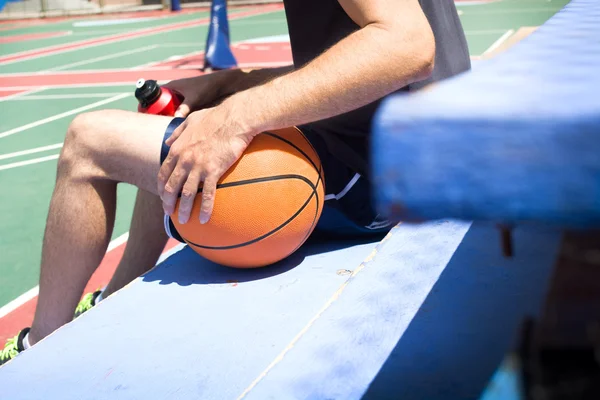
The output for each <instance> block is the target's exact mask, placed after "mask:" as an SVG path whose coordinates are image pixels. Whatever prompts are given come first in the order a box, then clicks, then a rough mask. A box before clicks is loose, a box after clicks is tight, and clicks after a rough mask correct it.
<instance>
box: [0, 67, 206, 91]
mask: <svg viewBox="0 0 600 400" xmlns="http://www.w3.org/2000/svg"><path fill="white" fill-rule="evenodd" d="M201 74H202V72H201V71H198V70H183V69H180V70H174V69H164V70H152V69H147V70H108V71H98V72H93V73H90V72H89V71H63V72H56V73H51V74H5V75H0V87H19V88H25V87H29V88H36V87H40V86H47V87H53V86H61V87H62V86H68V85H85V84H92V85H93V84H115V85H116V84H121V83H131V85H135V82H137V80H138V79H139V78H145V79H156V80H158V81H170V80H173V79H180V78H189V77H192V76H197V75H201Z"/></svg>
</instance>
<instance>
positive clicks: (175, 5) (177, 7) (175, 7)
mask: <svg viewBox="0 0 600 400" xmlns="http://www.w3.org/2000/svg"><path fill="white" fill-rule="evenodd" d="M171 11H181V3H180V2H179V0H171Z"/></svg>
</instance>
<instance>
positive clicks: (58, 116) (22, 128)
mask: <svg viewBox="0 0 600 400" xmlns="http://www.w3.org/2000/svg"><path fill="white" fill-rule="evenodd" d="M128 96H131V94H129V93H123V94H119V95H117V96H113V97H110V98H108V99H104V100H100V101H97V102H95V103H92V104H88V105H87V106H83V107H79V108H75V109H74V110H71V111H67V112H64V113H60V114H56V115H54V116H52V117H48V118H44V119H41V120H39V121H36V122H32V123H30V124H27V125H23V126H20V127H18V128H14V129H11V130H8V131H6V132H2V133H0V139H2V138H4V137H7V136H10V135H14V134H15V133H19V132H23V131H26V130H28V129H31V128H35V127H36V126H40V125H44V124H47V123H48V122H52V121H56V120H58V119H61V118H64V117H68V116H70V115H73V114H79V113H80V112H82V111H86V110H90V109H92V108H96V107H99V106H103V105H105V104H108V103H112V102H114V101H117V100H121V99H124V98H125V97H128Z"/></svg>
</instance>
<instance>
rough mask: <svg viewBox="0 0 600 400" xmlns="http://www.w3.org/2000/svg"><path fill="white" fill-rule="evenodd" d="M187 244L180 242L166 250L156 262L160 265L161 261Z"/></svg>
mask: <svg viewBox="0 0 600 400" xmlns="http://www.w3.org/2000/svg"><path fill="white" fill-rule="evenodd" d="M186 246H187V244H185V243H179V244H177V245H176V246H175V247H173V248H172V249H170V250H167V251H165V252H164V253H162V254H161V255H160V257H159V258H158V261H157V262H156V265H158V264H160V263H161V262H163V261H165V260H166V259H167V258H169V257H171V256H172V255H173V254H175V253H177V252H179V251H181V250H182V249H183V248H184V247H186Z"/></svg>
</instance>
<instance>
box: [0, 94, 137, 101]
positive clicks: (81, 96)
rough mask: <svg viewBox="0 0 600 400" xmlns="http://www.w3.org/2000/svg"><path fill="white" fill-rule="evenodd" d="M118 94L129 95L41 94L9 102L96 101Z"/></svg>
mask: <svg viewBox="0 0 600 400" xmlns="http://www.w3.org/2000/svg"><path fill="white" fill-rule="evenodd" d="M118 94H128V93H125V92H111V93H80V94H41V95H33V96H26V97H18V98H16V99H15V98H12V99H9V100H14V101H26V100H71V99H94V98H106V97H111V96H116V95H118Z"/></svg>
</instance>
